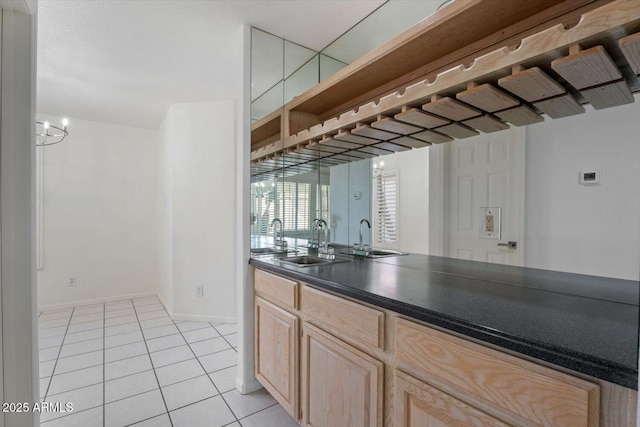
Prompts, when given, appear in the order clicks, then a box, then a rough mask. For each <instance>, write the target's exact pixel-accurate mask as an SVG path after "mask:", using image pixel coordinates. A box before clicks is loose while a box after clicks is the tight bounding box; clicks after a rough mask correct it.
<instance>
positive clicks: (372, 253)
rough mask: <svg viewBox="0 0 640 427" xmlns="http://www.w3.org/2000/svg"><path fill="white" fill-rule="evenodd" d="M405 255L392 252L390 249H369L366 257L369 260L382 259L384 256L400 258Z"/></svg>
mask: <svg viewBox="0 0 640 427" xmlns="http://www.w3.org/2000/svg"><path fill="white" fill-rule="evenodd" d="M400 255H407V254H406V253H405V252H398V251H392V250H390V249H370V250H369V254H368V255H367V256H368V257H369V258H382V257H386V256H400Z"/></svg>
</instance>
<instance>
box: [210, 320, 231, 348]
mask: <svg viewBox="0 0 640 427" xmlns="http://www.w3.org/2000/svg"><path fill="white" fill-rule="evenodd" d="M209 324H210V325H211V323H209ZM211 327H212V328H213V330H214V331H216V332H217V333H218V334H220V336H221V337H222V339H223V340H224V341H225V342H226V343H227V344H229V347H231V349H232V350H233V351H235V352H236V353H238V350H236V348H235V347H234V346H233V345H231V343H230V342H229V340H227V339H226V338H225V335H222V334H221V333H220V331H219V330H217V329H216V327H215V326H213V325H211ZM236 334H237V332H236ZM227 335H233V334H227ZM236 338H237V337H236Z"/></svg>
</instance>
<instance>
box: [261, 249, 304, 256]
mask: <svg viewBox="0 0 640 427" xmlns="http://www.w3.org/2000/svg"><path fill="white" fill-rule="evenodd" d="M295 252H298V251H296V250H292V249H276V248H251V253H252V254H253V255H275V254H287V253H295Z"/></svg>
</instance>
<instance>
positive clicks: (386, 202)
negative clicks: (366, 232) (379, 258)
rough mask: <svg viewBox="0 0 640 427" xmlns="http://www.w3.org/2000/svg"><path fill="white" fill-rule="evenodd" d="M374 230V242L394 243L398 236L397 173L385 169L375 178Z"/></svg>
mask: <svg viewBox="0 0 640 427" xmlns="http://www.w3.org/2000/svg"><path fill="white" fill-rule="evenodd" d="M374 180H375V204H374V209H375V210H374V214H375V216H374V231H375V236H376V237H375V241H376V243H383V244H384V243H396V241H397V237H398V222H397V221H398V175H397V172H396V171H389V172H387V171H385V172H382V173H380V174H379V175H377V176H376V177H375V178H374Z"/></svg>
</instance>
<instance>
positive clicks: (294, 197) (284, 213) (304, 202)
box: [278, 182, 311, 231]
mask: <svg viewBox="0 0 640 427" xmlns="http://www.w3.org/2000/svg"><path fill="white" fill-rule="evenodd" d="M278 189H279V190H280V194H279V198H280V199H279V205H280V209H279V215H280V218H281V219H282V222H283V226H284V230H285V231H296V230H308V229H309V215H310V214H309V209H310V206H309V205H310V199H311V184H308V183H305V182H279V183H278Z"/></svg>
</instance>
